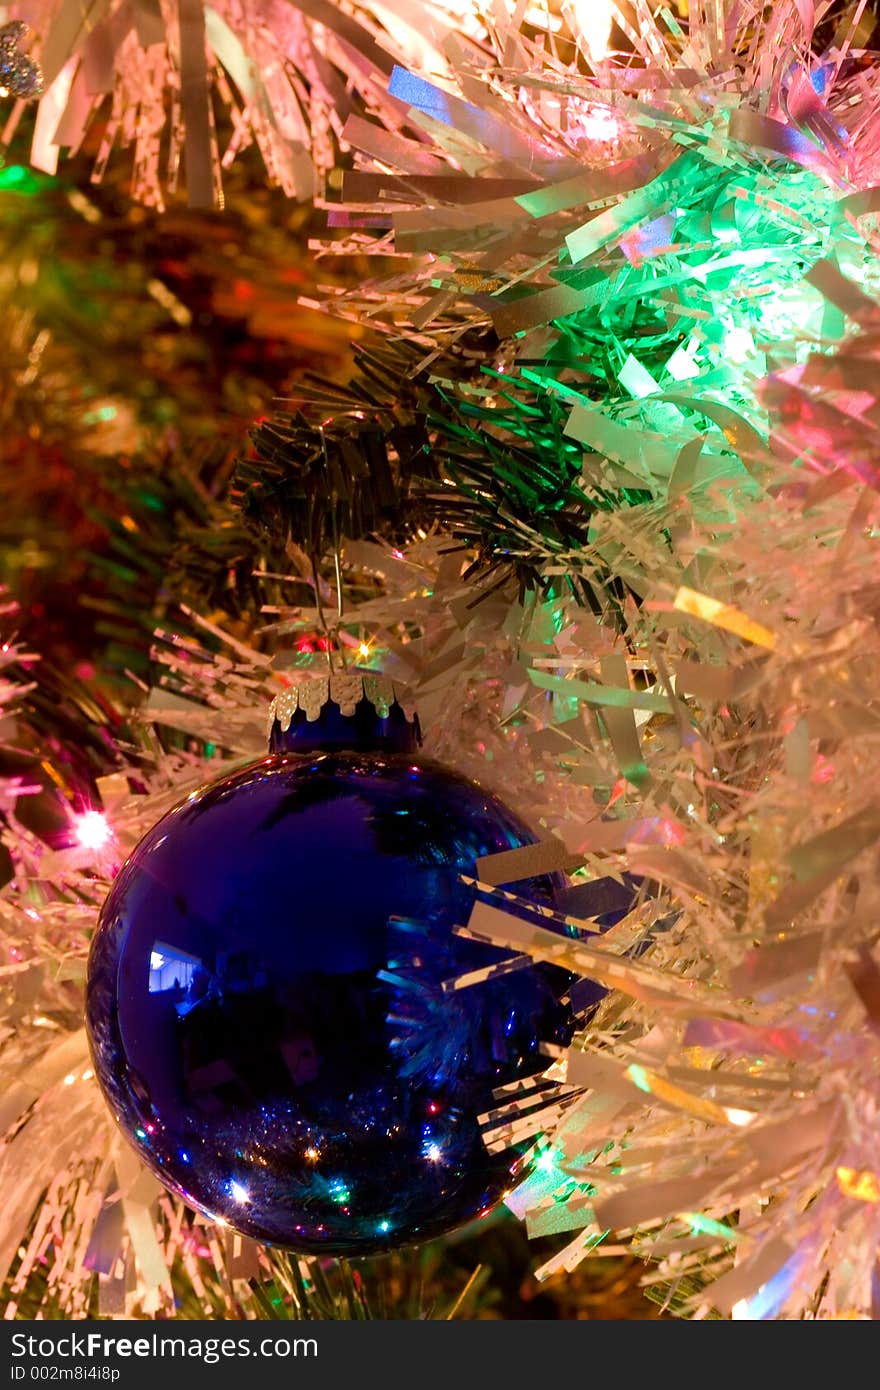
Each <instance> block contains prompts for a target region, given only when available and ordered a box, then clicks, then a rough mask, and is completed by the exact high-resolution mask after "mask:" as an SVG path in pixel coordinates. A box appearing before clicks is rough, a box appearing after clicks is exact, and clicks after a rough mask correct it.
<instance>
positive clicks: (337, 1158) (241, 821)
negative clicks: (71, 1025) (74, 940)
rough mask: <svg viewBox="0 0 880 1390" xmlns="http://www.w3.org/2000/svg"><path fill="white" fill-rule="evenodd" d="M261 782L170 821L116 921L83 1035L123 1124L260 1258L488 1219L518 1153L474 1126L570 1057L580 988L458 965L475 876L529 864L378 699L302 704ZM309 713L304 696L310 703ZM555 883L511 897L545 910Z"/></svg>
mask: <svg viewBox="0 0 880 1390" xmlns="http://www.w3.org/2000/svg"><path fill="white" fill-rule="evenodd" d="M297 689H298V692H299V693H297V690H295V691H292V692H286V693H285V695H284V696H282V697H279V700H278V701H276V702H275V704H274V705H273V710H272V714H271V718H270V750H271V751H270V753H269V756H267V757H265V758H262V759H260V760H259V761H257V762H253V763H251V764H250V765H249V766H247V767H243V768H242V769H240V770H239V771H235V772H233V773H231V774H229V775H228V776H225V777H223V778H221V779H220V780H219V781H215V782H213V783H211V784H210V785H209V786H206V787H204V788H203V789H202V790H200V791H198V792H194V793H193V794H192V795H190V796H189V797H187V799H186V800H185V801H183V802H182V803H181V804H180V805H178V806H177V807H175V808H174V809H173V810H172V811H170V812H169V813H168V814H167V815H165V816H164V817H163V818H162V819H161V820H160V821H159V822H158V824H157V825H155V826H154V827H153V828H152V829H151V830H150V831H149V832H148V833H147V835H146V836H145V837H144V838H143V839H142V840H141V842H140V844H139V845H138V846H137V848H136V849H135V850H134V851H133V853H132V854H131V856H130V857H129V859H128V860H127V862H126V863H125V864H124V865H123V867H122V869H121V870H120V872H119V874H118V876H117V878H116V879H115V881H114V883H113V886H112V888H111V891H110V893H109V896H108V898H107V900H106V903H105V904H104V907H103V909H102V912H101V917H100V921H99V925H98V928H97V931H96V934H95V937H94V941H93V944H92V951H91V956H90V961H89V972H88V985H87V1003H86V1017H87V1026H88V1032H89V1037H90V1042H91V1048H92V1056H93V1060H94V1067H95V1072H96V1074H97V1077H98V1079H99V1082H100V1084H101V1087H102V1089H103V1091H104V1094H105V1097H106V1099H107V1101H108V1103H109V1106H110V1108H111V1110H112V1112H113V1114H114V1115H115V1117H116V1119H117V1121H118V1123H119V1124H120V1126H121V1128H122V1130H123V1132H124V1133H125V1135H126V1137H127V1138H128V1139H129V1140H130V1141H131V1143H133V1144H134V1145H135V1147H136V1148H137V1149H138V1151H139V1153H140V1156H141V1158H142V1159H143V1161H144V1162H145V1163H146V1165H147V1166H148V1167H149V1168H150V1169H151V1170H152V1171H153V1172H154V1173H155V1174H156V1176H157V1177H158V1178H159V1179H160V1180H161V1181H162V1182H163V1183H164V1184H165V1186H166V1187H167V1188H169V1189H170V1190H171V1191H172V1192H175V1193H177V1194H178V1195H179V1196H180V1197H182V1198H183V1199H184V1201H185V1202H187V1203H188V1204H189V1205H190V1206H193V1207H196V1208H198V1209H199V1210H201V1211H203V1212H205V1213H207V1214H208V1215H209V1216H210V1217H212V1218H215V1219H217V1218H222V1219H223V1220H224V1221H225V1222H226V1223H227V1224H228V1225H229V1226H231V1227H233V1228H234V1229H235V1230H237V1231H240V1232H242V1233H243V1234H244V1235H247V1236H250V1237H252V1238H254V1239H255V1240H258V1241H261V1242H265V1243H269V1244H274V1245H279V1246H284V1247H287V1248H290V1249H294V1250H298V1251H301V1252H304V1253H323V1254H328V1255H347V1256H356V1255H366V1254H371V1253H374V1252H377V1251H380V1250H383V1249H388V1248H392V1247H395V1246H399V1245H403V1244H407V1243H412V1242H418V1241H423V1240H427V1239H429V1238H431V1237H434V1236H438V1235H441V1234H443V1233H444V1232H448V1231H450V1230H452V1229H454V1228H455V1227H457V1226H459V1225H461V1224H463V1223H465V1222H467V1221H469V1220H471V1219H472V1218H474V1217H476V1216H478V1215H480V1214H483V1213H485V1212H488V1211H489V1210H490V1209H491V1208H492V1207H493V1206H494V1205H495V1204H496V1203H497V1202H498V1200H499V1199H500V1198H501V1197H502V1195H503V1194H504V1193H505V1191H506V1190H507V1189H509V1188H510V1186H511V1184H512V1181H513V1179H514V1177H515V1176H516V1175H517V1174H518V1172H519V1171H520V1169H521V1166H522V1163H523V1152H524V1150H525V1148H527V1147H528V1146H527V1145H526V1144H523V1145H521V1146H520V1147H518V1148H513V1149H508V1150H505V1151H504V1152H502V1153H492V1152H489V1150H488V1149H487V1147H486V1145H485V1143H484V1141H483V1138H482V1134H481V1124H480V1117H481V1116H483V1115H485V1112H487V1111H488V1110H490V1109H491V1108H492V1107H493V1105H495V1104H496V1103H497V1102H496V1095H497V1093H498V1091H499V1089H500V1088H502V1087H505V1086H510V1085H511V1084H512V1083H515V1082H517V1081H520V1080H522V1079H523V1078H526V1077H529V1076H534V1075H535V1074H536V1073H539V1072H541V1071H543V1070H544V1069H546V1067H547V1065H548V1058H547V1055H546V1053H542V1051H541V1048H542V1044H543V1043H546V1042H551V1043H557V1044H565V1043H566V1042H567V1041H568V1040H569V1037H570V1034H571V1031H572V1023H573V1018H572V1012H571V1005H570V1003H569V1001H568V999H567V998H566V997H564V996H565V993H566V991H567V989H568V986H569V984H570V977H569V976H568V975H566V974H565V973H564V972H563V971H561V970H559V969H557V968H555V967H550V966H546V965H540V964H539V965H529V966H526V967H524V968H520V969H517V970H513V971H509V972H508V973H505V974H501V975H498V976H496V977H494V978H489V979H485V980H483V981H481V982H479V983H475V984H466V985H465V986H464V987H461V988H455V987H453V986H454V982H455V981H457V980H459V979H460V977H462V976H464V975H468V974H470V973H471V972H474V971H480V970H482V969H483V968H484V967H486V966H489V965H492V964H495V963H497V962H499V961H501V960H503V959H504V958H505V957H506V956H507V957H509V954H510V953H509V952H505V951H502V950H499V949H498V948H495V947H492V946H489V945H486V944H484V943H481V942H477V941H471V940H467V939H463V938H462V937H460V936H458V935H456V934H455V933H454V930H453V929H454V928H455V927H456V926H459V925H465V924H466V923H467V921H468V917H469V915H470V910H471V906H472V903H473V901H474V896H475V889H474V887H473V886H471V885H469V884H467V883H466V882H464V881H463V876H464V877H468V876H471V877H472V876H473V875H474V872H475V863H476V861H477V860H478V859H479V858H481V857H483V856H484V855H490V854H494V853H497V852H499V851H502V850H508V849H511V848H516V847H518V846H521V845H525V844H529V843H532V842H533V841H534V836H533V835H532V833H531V831H530V830H529V829H528V828H527V827H526V826H525V825H524V824H523V823H522V821H520V820H519V819H518V817H517V816H515V815H514V814H513V813H512V812H511V811H510V810H509V809H508V808H507V807H506V806H504V805H503V804H502V802H501V801H500V800H498V799H497V798H496V797H494V796H491V795H490V794H489V793H488V792H486V791H485V790H483V789H482V788H481V787H479V786H478V785H476V784H475V783H473V782H471V781H468V780H467V779H466V778H464V777H462V776H459V775H458V774H457V773H455V772H453V771H450V770H449V769H448V768H445V767H443V766H441V765H439V764H438V763H435V762H431V761H429V760H427V759H425V758H423V757H422V756H421V755H420V753H419V752H418V726H417V722H416V721H415V720H414V718H412V717H411V716H410V715H409V714H408V713H407V712H405V710H404V708H403V707H402V705H401V703H400V701H399V700H398V699H397V697H396V692H395V691H394V690H393V688H392V687H390V685H389V683H387V682H382V681H381V680H377V679H376V678H375V677H370V676H367V675H363V676H360V675H357V674H354V675H345V676H342V677H337V678H335V680H334V681H331V680H329V679H328V680H325V681H324V682H321V681H317V682H309V683H308V684H307V685H306V686H305V687H299V688H297ZM304 692H305V693H304ZM561 884H562V878H561V876H560V875H543V876H540V877H536V878H533V879H530V880H526V881H518V882H517V883H516V884H515V885H512V886H513V888H514V889H515V892H516V894H517V895H518V896H519V897H521V898H525V899H529V900H532V901H534V902H536V903H540V904H542V905H547V904H550V903H552V901H553V897H554V893H555V892H556V891H557V890H558V888H559V887H560V886H561Z"/></svg>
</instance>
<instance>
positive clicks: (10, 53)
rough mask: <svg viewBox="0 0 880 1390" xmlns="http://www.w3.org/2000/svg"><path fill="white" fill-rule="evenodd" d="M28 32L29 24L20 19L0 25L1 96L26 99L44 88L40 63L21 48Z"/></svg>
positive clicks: (38, 93)
mask: <svg viewBox="0 0 880 1390" xmlns="http://www.w3.org/2000/svg"><path fill="white" fill-rule="evenodd" d="M26 33H27V25H26V24H25V23H24V22H23V21H22V20H20V19H14V20H12V22H11V23H10V24H4V25H2V27H0V97H16V98H18V99H20V100H21V99H25V100H26V99H27V98H29V97H38V96H39V95H40V93H41V92H42V90H43V74H42V73H41V71H40V67H39V64H38V63H35V62H34V60H33V58H29V57H28V56H27V54H26V53H22V51H21V49H20V48H19V43H20V42H21V40H22V39H23V38H24V36H25V34H26Z"/></svg>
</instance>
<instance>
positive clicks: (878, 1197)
mask: <svg viewBox="0 0 880 1390" xmlns="http://www.w3.org/2000/svg"><path fill="white" fill-rule="evenodd" d="M837 1186H838V1187H839V1188H840V1190H841V1192H842V1193H843V1195H844V1197H855V1198H856V1200H857V1201H859V1202H880V1179H878V1177H877V1174H876V1173H872V1172H871V1170H870V1169H869V1168H865V1169H862V1170H861V1171H860V1170H859V1169H858V1168H838V1170H837Z"/></svg>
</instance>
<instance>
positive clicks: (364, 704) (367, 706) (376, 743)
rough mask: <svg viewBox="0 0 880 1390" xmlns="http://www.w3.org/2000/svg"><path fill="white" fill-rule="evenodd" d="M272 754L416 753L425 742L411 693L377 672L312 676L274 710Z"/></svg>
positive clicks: (270, 729) (275, 703)
mask: <svg viewBox="0 0 880 1390" xmlns="http://www.w3.org/2000/svg"><path fill="white" fill-rule="evenodd" d="M267 732H268V737H269V749H270V752H272V753H291V752H307V751H309V750H311V749H324V750H330V749H334V748H347V749H367V748H370V749H373V750H380V751H384V752H396V753H408V752H414V751H415V749H417V748H418V747H419V745H420V744H421V741H422V736H421V730H420V728H419V720H418V715H417V714H416V712H415V709H414V707H413V704H412V700H411V698H410V696H409V694H408V692H407V691H406V690H405V689H404V688H403V687H401V686H398V685H395V684H394V683H393V682H392V681H390V680H389V679H388V678H387V677H386V676H382V675H380V674H379V673H378V672H376V671H361V670H357V669H355V670H352V671H343V672H340V673H338V674H330V675H324V676H309V677H307V678H306V679H305V680H303V681H301V682H300V683H299V684H297V685H295V686H293V687H292V688H291V689H289V690H284V691H282V692H281V693H280V694H279V695H276V696H275V699H274V700H273V701H272V703H271V705H270V706H269V715H268V730H267Z"/></svg>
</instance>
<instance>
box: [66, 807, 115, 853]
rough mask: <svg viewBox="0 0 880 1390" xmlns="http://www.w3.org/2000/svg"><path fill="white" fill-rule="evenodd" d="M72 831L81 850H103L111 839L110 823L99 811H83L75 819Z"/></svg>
mask: <svg viewBox="0 0 880 1390" xmlns="http://www.w3.org/2000/svg"><path fill="white" fill-rule="evenodd" d="M74 829H75V831H76V838H77V842H78V843H79V844H80V845H81V846H82V848H83V849H104V848H105V847H106V846H107V845H108V844H109V843H110V841H111V840H112V839H113V831H112V830H111V829H110V823H109V821H108V820H107V817H106V816H105V815H104V814H103V813H102V812H101V811H84V812H83V814H82V815H81V816H77V817H76V818H75V821H74Z"/></svg>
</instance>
